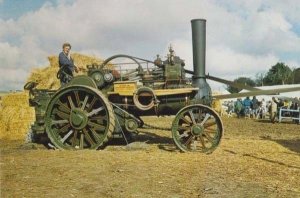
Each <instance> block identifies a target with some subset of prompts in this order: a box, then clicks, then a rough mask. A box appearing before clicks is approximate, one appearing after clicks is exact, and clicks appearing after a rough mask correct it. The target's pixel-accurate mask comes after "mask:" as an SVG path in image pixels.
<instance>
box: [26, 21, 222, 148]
mask: <svg viewBox="0 0 300 198" xmlns="http://www.w3.org/2000/svg"><path fill="white" fill-rule="evenodd" d="M205 22H206V21H205V20H203V19H194V20H192V37H193V57H194V71H193V72H191V71H188V70H186V69H185V67H184V66H185V64H184V61H183V60H182V59H180V57H178V56H176V55H175V53H174V50H173V49H172V47H170V49H169V54H168V56H167V59H166V60H162V59H161V58H160V57H159V56H157V59H156V60H155V61H153V62H152V61H147V60H144V59H140V58H136V57H132V56H128V55H115V56H112V57H110V58H108V59H106V60H105V61H104V62H103V63H102V64H101V65H89V66H88V67H87V69H88V71H87V75H80V76H76V77H74V78H72V79H71V80H70V82H69V83H68V84H67V85H66V86H64V87H61V88H60V89H59V90H57V91H50V90H40V89H36V88H35V84H34V83H28V84H27V85H25V89H28V90H30V95H31V96H30V104H31V106H34V107H35V111H36V121H35V123H34V124H33V125H32V132H33V134H35V135H38V134H45V133H46V134H47V136H48V137H49V139H50V141H51V143H52V144H53V145H54V146H55V147H56V148H59V149H98V148H101V147H103V146H105V143H106V142H107V141H109V140H110V139H111V138H113V137H114V136H116V135H118V134H120V135H122V136H124V137H125V138H126V136H127V135H128V134H130V133H135V132H137V129H138V128H140V127H143V125H144V122H143V120H142V119H141V116H153V115H156V116H163V115H175V118H174V120H173V123H172V126H171V132H172V137H173V140H174V142H175V144H176V145H177V147H178V148H179V149H180V150H181V151H200V152H204V153H210V152H212V151H213V150H214V149H215V148H216V147H217V146H218V145H219V143H220V140H221V137H222V134H223V125H222V122H221V119H220V117H219V116H218V114H217V113H216V112H215V111H214V110H213V109H211V108H210V107H209V106H210V104H211V90H210V87H209V85H208V84H207V82H206V79H205V31H206V30H205ZM117 58H128V59H131V60H132V61H134V63H136V65H137V68H134V69H128V68H127V69H124V68H121V69H120V70H118V68H116V67H114V68H110V67H109V66H108V63H109V62H110V61H112V60H114V59H117ZM141 61H143V62H144V63H145V62H146V63H147V67H146V68H145V67H143V66H142V63H141ZM149 64H152V65H153V67H149ZM62 72H64V71H62ZM66 73H67V72H66ZM188 73H189V74H193V76H192V78H188V77H187V76H186V74H188Z"/></svg>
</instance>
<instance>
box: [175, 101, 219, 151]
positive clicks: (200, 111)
mask: <svg viewBox="0 0 300 198" xmlns="http://www.w3.org/2000/svg"><path fill="white" fill-rule="evenodd" d="M222 135H223V124H222V121H221V119H220V117H219V115H218V114H217V113H216V112H215V111H214V110H213V109H211V108H210V107H207V106H204V105H200V104H198V105H191V106H187V107H185V108H183V109H182V110H180V111H179V112H178V113H177V115H176V117H175V119H174V121H173V124H172V136H173V140H174V142H175V144H176V146H177V147H178V148H179V149H180V150H181V151H183V152H189V151H190V152H203V153H211V152H213V151H214V150H215V149H216V148H217V146H218V145H219V144H220V141H221V138H222Z"/></svg>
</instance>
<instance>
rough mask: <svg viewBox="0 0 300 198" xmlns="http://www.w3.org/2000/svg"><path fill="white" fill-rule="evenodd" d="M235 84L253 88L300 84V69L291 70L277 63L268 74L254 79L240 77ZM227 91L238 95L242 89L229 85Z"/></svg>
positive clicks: (258, 74) (257, 75) (262, 74)
mask: <svg viewBox="0 0 300 198" xmlns="http://www.w3.org/2000/svg"><path fill="white" fill-rule="evenodd" d="M233 82H237V83H241V84H244V85H249V86H251V87H260V86H270V85H285V84H298V83H300V68H290V67H289V66H288V65H286V64H284V63H280V62H279V63H276V65H273V66H272V67H271V68H270V69H269V71H268V72H266V73H257V74H256V75H255V77H254V78H249V77H238V78H236V79H234V80H233ZM226 89H227V91H229V92H230V93H238V92H240V91H241V89H238V88H235V87H232V86H230V85H227V88H226Z"/></svg>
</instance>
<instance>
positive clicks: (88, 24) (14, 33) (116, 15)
mask: <svg viewBox="0 0 300 198" xmlns="http://www.w3.org/2000/svg"><path fill="white" fill-rule="evenodd" d="M0 1H1V0H0ZM296 1H297V0H288V3H285V2H283V1H273V0H272V1H271V0H269V1H262V0H254V1H246V0H243V1H240V0H238V1H237V0H235V1H230V4H228V1H208V0H204V1H196V0H194V1H183V0H173V1H158V0H154V1H144V0H139V1H117V0H110V1H109V0H103V1H97V0H90V1H89V2H87V1H85V0H77V1H75V2H73V3H71V4H68V3H67V2H68V1H64V2H62V3H60V2H59V3H60V4H58V5H57V6H54V5H52V4H49V3H46V4H45V5H44V6H43V7H42V8H40V9H39V10H37V11H35V12H29V13H27V14H26V15H24V16H22V17H20V18H18V19H17V20H12V19H9V20H1V19H0V26H1V29H0V49H1V52H4V53H2V54H1V55H0V58H1V63H0V69H1V73H0V87H1V89H2V88H3V87H4V88H6V89H20V88H22V86H23V81H22V80H19V79H23V80H25V79H26V78H27V76H28V74H29V71H30V69H31V68H32V67H36V66H37V65H45V63H46V61H47V59H46V57H47V56H48V55H50V54H58V53H59V51H60V50H61V44H62V43H63V42H65V41H69V42H71V43H72V45H73V50H74V51H79V52H89V53H91V54H93V55H100V56H102V57H108V56H111V55H114V54H118V53H124V54H131V55H135V56H139V57H143V58H148V59H153V58H154V57H155V55H156V54H157V53H163V52H164V53H166V51H167V47H168V45H169V44H170V43H173V45H174V48H175V51H176V53H177V55H179V56H180V57H181V58H182V59H185V60H186V63H187V65H188V66H190V68H189V69H191V65H192V48H191V46H192V43H191V27H190V20H191V19H192V18H206V19H207V72H210V74H212V75H216V76H223V77H228V78H233V77H234V76H238V75H244V74H245V75H246V74H247V75H250V76H251V75H254V74H255V73H257V72H263V71H267V70H268V68H269V67H270V66H271V65H273V64H275V63H276V61H284V62H287V63H293V64H294V66H296V67H299V66H300V59H299V57H297V56H296V54H299V53H300V45H299V43H300V38H299V35H297V34H296V33H295V32H293V31H292V27H293V25H294V24H295V23H299V21H300V14H299V12H298V10H299V4H297V2H296ZM291 5H292V6H291ZM286 54H288V55H289V56H286ZM291 54H292V55H291ZM162 55H163V56H164V55H165V54H162ZM282 57H283V58H282ZM284 57H286V58H284ZM15 68H18V70H15ZM6 71H7V72H6ZM13 71H15V73H14V72H13ZM233 71H234V72H233ZM6 73H9V74H10V75H6ZM13 73H14V75H15V76H16V75H18V79H16V78H15V77H14V75H13ZM3 79H5V81H4V80H3Z"/></svg>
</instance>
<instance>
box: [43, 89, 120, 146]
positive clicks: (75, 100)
mask: <svg viewBox="0 0 300 198" xmlns="http://www.w3.org/2000/svg"><path fill="white" fill-rule="evenodd" d="M113 116H114V115H113V112H112V108H111V105H110V104H109V103H108V101H107V100H106V99H105V98H104V97H103V96H102V94H101V92H99V91H98V90H97V89H94V88H91V87H87V86H79V85H78V86H70V87H66V88H64V89H61V90H60V91H59V92H58V93H56V94H55V95H54V96H53V97H52V99H51V101H50V103H49V104H48V107H47V111H46V118H45V122H46V123H45V124H46V132H47V134H48V137H49V138H50V140H51V142H52V143H53V144H54V145H55V146H56V147H57V148H59V149H97V148H99V147H100V146H101V145H103V143H104V142H105V141H107V138H108V136H109V135H110V134H111V133H112V131H113V128H114V117H113Z"/></svg>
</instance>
